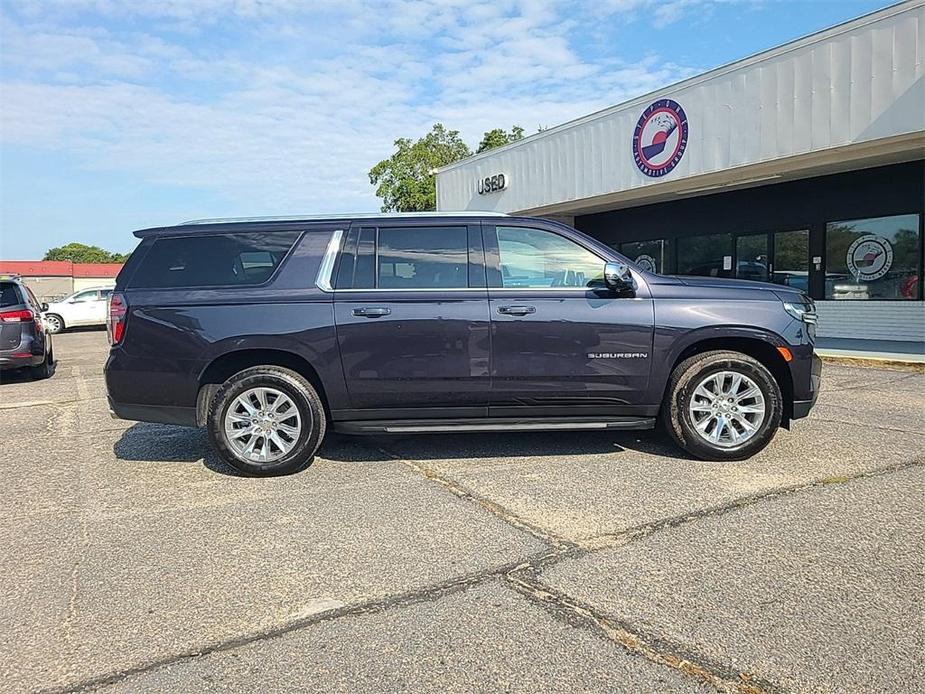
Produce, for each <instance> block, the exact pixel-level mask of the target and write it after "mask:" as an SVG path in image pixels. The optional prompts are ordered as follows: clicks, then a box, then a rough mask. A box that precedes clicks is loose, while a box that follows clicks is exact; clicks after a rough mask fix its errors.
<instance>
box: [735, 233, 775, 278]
mask: <svg viewBox="0 0 925 694" xmlns="http://www.w3.org/2000/svg"><path fill="white" fill-rule="evenodd" d="M736 277H738V278H739V279H740V280H757V281H759V282H767V281H768V235H767V234H749V235H748V236H739V237H738V238H736Z"/></svg>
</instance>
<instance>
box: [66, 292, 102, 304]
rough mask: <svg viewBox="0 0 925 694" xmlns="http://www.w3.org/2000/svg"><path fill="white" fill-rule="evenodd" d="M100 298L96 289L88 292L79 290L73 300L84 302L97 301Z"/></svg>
mask: <svg viewBox="0 0 925 694" xmlns="http://www.w3.org/2000/svg"><path fill="white" fill-rule="evenodd" d="M99 298H100V297H99V294H97V293H96V290H91V291H88V292H78V293H77V294H75V295H74V296H72V297H71V301H74V302H77V303H83V302H84V301H96V300H97V299H99Z"/></svg>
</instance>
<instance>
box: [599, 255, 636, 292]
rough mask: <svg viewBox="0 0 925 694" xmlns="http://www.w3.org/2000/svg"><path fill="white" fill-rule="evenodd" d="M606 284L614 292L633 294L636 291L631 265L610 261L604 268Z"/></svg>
mask: <svg viewBox="0 0 925 694" xmlns="http://www.w3.org/2000/svg"><path fill="white" fill-rule="evenodd" d="M604 284H606V285H607V288H608V289H610V290H611V291H614V292H631V291H635V289H636V283H635V282H634V281H633V273H632V272H630V268H629V265H627V264H626V263H619V262H616V261H609V262H608V263H607V264H606V265H605V266H604Z"/></svg>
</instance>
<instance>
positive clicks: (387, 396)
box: [106, 213, 821, 475]
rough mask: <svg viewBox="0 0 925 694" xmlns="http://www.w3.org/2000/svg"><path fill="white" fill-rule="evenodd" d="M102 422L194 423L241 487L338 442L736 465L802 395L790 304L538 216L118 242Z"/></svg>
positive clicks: (812, 319)
mask: <svg viewBox="0 0 925 694" xmlns="http://www.w3.org/2000/svg"><path fill="white" fill-rule="evenodd" d="M135 234H136V236H138V237H139V238H140V239H141V243H140V244H139V246H138V249H137V250H136V251H135V252H134V253H132V255H131V258H130V260H129V262H128V264H127V265H126V266H125V268H124V269H123V270H122V272H121V273H120V275H119V278H118V282H117V285H116V292H115V293H114V294H113V296H112V299H111V303H110V325H109V330H110V338H111V342H112V349H111V351H110V355H109V360H108V361H107V363H106V383H107V387H108V390H109V402H110V406H111V408H112V411H113V414H114V416H117V417H121V418H124V419H136V420H144V421H151V422H167V423H172V424H184V425H188V426H206V427H208V429H209V434H210V437H211V440H212V442H213V444H214V445H215V447H216V449H217V450H218V451H219V452H220V453H221V455H222V457H223V458H224V459H225V460H227V461H228V463H230V464H231V465H233V466H234V467H236V468H237V469H239V470H241V471H244V472H246V473H249V474H253V475H271V474H281V473H288V472H293V471H295V470H298V469H300V468H302V467H303V466H305V465H306V464H308V463H309V462H310V461H311V459H312V456H313V455H314V453H315V451H316V449H317V448H318V446H319V444H320V442H321V440H322V437H323V436H324V432H325V429H326V428H327V427H329V426H331V427H334V429H335V430H337V431H342V432H348V433H356V434H362V433H405V434H407V433H433V432H464V431H516V430H519V431H523V430H540V429H542V430H551V429H592V430H598V429H648V428H652V427H654V426H655V424H656V422H657V421H658V420H661V421H662V423H663V424H664V426H665V428H666V429H667V431H668V433H669V434H670V435H671V436H672V437H673V438H674V440H675V441H676V442H677V443H678V445H680V446H681V447H682V448H684V449H685V450H686V451H688V452H689V453H691V454H693V455H694V456H697V457H700V458H705V459H714V460H738V459H742V458H746V457H748V456H751V455H753V454H754V453H756V452H758V451H760V450H761V449H762V448H764V447H765V446H766V445H767V444H768V442H769V441H770V440H771V438H772V437H773V436H774V434H775V432H776V430H777V428H778V427H779V426H781V425H783V426H785V427H786V426H789V424H790V421H791V420H792V419H796V418H799V417H805V416H806V415H807V413H808V412H809V410H810V408H811V407H812V405H813V402H814V401H815V398H816V395H817V393H818V389H819V377H820V372H821V363H820V361H819V359H818V358H817V357H815V356H814V354H813V342H814V338H815V323H816V314H815V310H814V306H813V302H812V300H811V299H810V298H809V297H807V296H806V295H805V294H803V293H802V292H799V291H794V290H792V289H789V288H787V287H784V286H778V285H773V284H762V283H758V282H748V281H736V280H728V279H715V278H694V277H683V278H682V277H663V276H659V275H655V274H652V273H649V272H645V271H643V270H641V269H639V268H637V267H635V266H634V265H633V264H632V263H630V262H629V261H628V260H627V259H626V258H624V257H622V256H621V255H619V254H618V253H616V252H614V251H613V250H612V249H610V248H608V247H607V246H604V245H602V244H600V243H599V242H597V241H595V240H594V239H591V238H589V237H588V236H585V235H584V234H582V233H580V232H578V231H576V230H575V229H572V228H570V227H568V226H565V225H562V224H558V223H556V222H552V221H549V220H544V219H534V218H528V217H508V216H504V215H490V214H439V213H436V214H435V213H421V214H406V215H351V216H338V217H329V218H325V217H311V218H301V219H289V218H286V219H244V220H206V221H202V222H190V223H186V224H181V225H179V226H174V227H163V228H156V229H145V230H142V231H138V232H135Z"/></svg>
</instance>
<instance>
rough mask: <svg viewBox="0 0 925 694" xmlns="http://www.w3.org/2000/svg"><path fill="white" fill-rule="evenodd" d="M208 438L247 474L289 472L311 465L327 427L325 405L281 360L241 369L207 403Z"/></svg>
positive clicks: (307, 384) (225, 458)
mask: <svg viewBox="0 0 925 694" xmlns="http://www.w3.org/2000/svg"><path fill="white" fill-rule="evenodd" d="M208 429H209V438H210V439H211V441H212V445H213V446H215V448H216V450H218V452H219V454H220V455H221V456H222V458H223V459H224V460H225V462H227V463H228V464H229V465H231V466H232V467H233V468H235V469H236V470H239V471H241V472H243V473H245V474H247V475H253V476H269V475H286V474H289V473H293V472H297V471H299V470H301V469H302V468H304V467H306V466H307V465H309V464H310V463H311V461H312V458H313V457H314V455H315V451H317V450H318V446H320V445H321V440H322V438H323V437H324V430H325V415H324V406H323V405H322V403H321V398H319V397H318V393H317V392H315V389H314V388H313V387H312V385H311V384H310V383H309V382H308V381H307V380H305V378H303V377H302V376H301V375H300V374H298V373H296V372H295V371H291V370H289V369H284V368H282V367H279V366H255V367H253V368H250V369H245V370H244V371H241V372H239V373H237V374H235V375H234V376H232V377H231V378H229V379H228V380H227V381H225V383H224V384H222V386H221V387H220V388H219V389H218V392H216V394H215V396H214V397H213V398H212V402H211V403H210V405H209V415H208Z"/></svg>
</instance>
